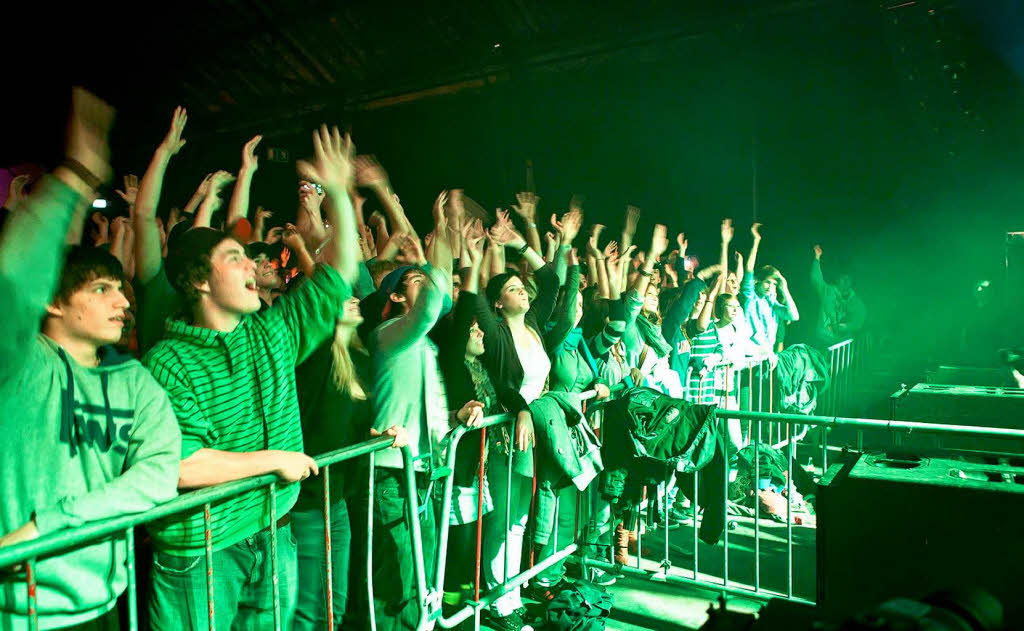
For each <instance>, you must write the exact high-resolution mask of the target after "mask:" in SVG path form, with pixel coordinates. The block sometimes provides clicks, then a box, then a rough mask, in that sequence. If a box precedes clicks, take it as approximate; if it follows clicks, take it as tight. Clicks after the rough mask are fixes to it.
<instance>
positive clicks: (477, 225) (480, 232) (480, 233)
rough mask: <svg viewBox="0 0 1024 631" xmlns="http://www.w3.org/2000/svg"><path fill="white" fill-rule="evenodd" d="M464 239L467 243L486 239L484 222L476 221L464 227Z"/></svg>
mask: <svg viewBox="0 0 1024 631" xmlns="http://www.w3.org/2000/svg"><path fill="white" fill-rule="evenodd" d="M462 238H463V239H464V240H465V241H467V242H468V241H470V240H471V239H483V238H484V222H483V221H482V220H480V219H474V220H473V221H470V222H468V223H466V224H465V225H463V226H462Z"/></svg>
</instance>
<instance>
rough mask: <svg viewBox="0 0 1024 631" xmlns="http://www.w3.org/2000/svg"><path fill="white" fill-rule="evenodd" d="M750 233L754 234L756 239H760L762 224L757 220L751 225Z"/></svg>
mask: <svg viewBox="0 0 1024 631" xmlns="http://www.w3.org/2000/svg"><path fill="white" fill-rule="evenodd" d="M750 234H751V235H753V236H754V241H760V240H761V224H759V223H756V222H755V223H754V225H752V226H750Z"/></svg>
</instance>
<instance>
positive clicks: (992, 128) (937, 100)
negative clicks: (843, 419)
mask: <svg viewBox="0 0 1024 631" xmlns="http://www.w3.org/2000/svg"><path fill="white" fill-rule="evenodd" d="M627 5H628V6H627ZM142 10H143V9H141V8H136V9H133V12H130V13H119V12H117V11H115V10H102V11H103V13H101V14H97V13H95V11H92V10H91V9H90V12H86V11H85V10H81V11H80V13H78V14H73V15H69V14H66V13H65V14H60V15H57V16H54V15H43V14H42V13H41V12H39V11H37V10H35V9H32V8H28V9H20V10H19V11H20V12H24V13H20V12H19V13H18V14H16V15H11V14H9V15H11V19H10V21H9V23H11V24H19V25H21V26H20V28H15V29H13V30H12V33H13V34H12V35H11V36H10V37H9V38H8V39H7V40H6V42H5V43H6V48H7V50H8V51H10V52H11V55H10V57H11V62H10V66H9V67H8V69H7V73H6V78H7V81H6V84H7V87H8V89H7V90H6V91H5V97H4V100H3V101H4V102H3V107H4V109H5V116H4V120H5V121H6V123H5V124H4V125H3V127H4V130H3V132H2V133H3V141H2V142H0V152H2V154H0V157H2V160H0V164H4V165H15V164H18V163H21V162H24V161H35V162H40V163H44V164H49V163H52V161H53V160H54V159H55V156H58V155H59V139H60V133H61V128H62V123H61V117H62V116H63V111H62V108H63V107H64V106H63V105H62V104H63V103H64V102H65V101H66V94H67V89H68V87H69V86H70V85H71V84H72V83H73V82H81V83H83V84H84V85H87V86H88V87H90V88H92V89H94V90H96V91H97V92H99V93H100V94H101V95H103V96H105V97H106V98H108V99H109V100H110V101H111V103H113V104H114V105H115V106H116V107H117V108H118V110H119V126H118V129H117V132H116V136H115V138H114V152H115V155H114V161H115V165H116V167H117V172H118V174H123V173H127V172H134V173H137V174H139V175H141V174H142V172H143V171H144V170H145V167H146V164H147V162H148V159H149V156H150V154H151V152H152V150H153V148H155V146H156V145H157V144H158V143H159V141H160V139H161V138H162V136H163V134H164V133H165V131H166V127H167V124H168V122H169V120H170V113H171V111H172V109H173V107H174V105H176V104H179V103H180V104H183V105H185V106H186V107H188V110H189V126H188V128H187V129H186V133H185V137H186V138H187V139H188V141H189V142H188V144H187V145H186V147H185V148H184V150H183V151H182V153H181V154H179V156H178V157H176V158H175V159H174V161H173V162H172V166H171V168H170V170H169V173H168V180H167V186H166V187H165V189H164V198H163V199H164V202H165V203H164V206H165V207H169V206H171V205H181V204H183V203H184V202H185V200H186V199H187V198H188V196H189V195H190V193H191V191H192V190H193V189H194V187H195V186H196V184H197V183H198V181H199V179H200V178H201V177H202V175H203V174H204V173H206V172H209V171H212V170H214V169H217V168H224V169H228V170H231V171H236V170H237V168H238V164H239V160H240V156H239V154H240V150H241V147H242V145H243V143H244V142H245V140H246V139H248V138H249V137H250V136H251V135H253V134H255V133H263V134H264V135H265V139H264V141H263V143H262V146H261V148H262V149H267V148H271V147H273V148H279V149H285V150H287V151H288V152H289V154H290V158H291V162H290V163H274V162H271V161H269V160H268V159H266V156H265V155H264V156H263V157H262V158H261V166H260V170H259V172H258V173H257V175H256V179H255V184H254V192H253V202H254V204H261V205H264V206H266V207H269V208H272V209H274V211H275V213H276V218H277V219H279V220H284V219H285V218H287V217H288V216H289V215H291V214H293V213H294V190H295V175H294V164H293V163H294V160H295V159H296V158H300V157H303V156H304V155H305V154H307V153H308V152H310V150H311V146H310V141H309V130H310V129H312V127H313V126H314V125H317V124H319V123H320V122H328V123H337V124H339V125H343V126H346V127H350V128H351V129H352V133H353V136H354V138H355V140H356V142H357V145H358V147H359V150H360V152H367V153H374V154H376V155H377V156H378V157H379V159H380V160H381V162H382V163H383V164H384V165H385V167H386V168H387V169H388V170H389V172H390V174H391V176H392V180H393V184H394V187H395V189H396V191H397V192H398V193H399V195H400V196H401V197H402V202H403V204H404V206H405V207H406V209H407V211H408V212H409V213H410V215H411V216H412V217H413V221H414V223H417V224H419V225H422V224H423V222H424V221H426V220H429V208H430V204H431V202H432V200H433V198H434V197H435V196H436V195H437V193H438V191H439V190H440V189H442V188H452V187H464V188H465V189H466V191H467V194H468V195H469V196H470V197H472V198H473V199H475V200H477V201H479V202H480V203H481V205H483V206H484V207H485V208H488V209H492V208H494V207H495V206H507V205H508V204H509V203H510V202H511V200H512V199H513V194H514V192H515V191H516V190H519V189H522V188H523V187H524V186H525V183H526V176H525V163H526V161H527V160H532V162H533V165H534V171H535V181H536V187H537V192H538V194H539V195H541V197H542V199H543V201H542V202H541V207H540V208H541V212H542V213H544V214H550V213H552V212H560V211H562V210H564V209H565V207H566V205H567V203H568V200H569V198H570V196H571V195H572V194H574V193H575V194H582V195H585V197H586V203H585V211H586V213H587V222H588V223H589V222H594V221H600V222H602V223H605V224H607V225H608V226H609V228H610V230H609V232H611V233H615V232H617V231H618V229H619V227H620V226H621V222H622V217H623V214H624V209H625V205H626V204H627V203H632V204H636V205H638V206H640V207H641V209H642V211H643V215H642V222H641V228H640V234H639V235H638V241H640V243H642V244H645V243H646V240H647V238H648V236H649V234H650V226H651V225H652V224H653V223H654V222H655V221H658V222H664V223H667V224H668V226H669V230H670V231H671V232H672V233H673V234H674V233H675V232H679V231H685V232H686V233H687V234H688V236H689V241H690V246H691V251H692V252H693V253H694V254H697V255H698V256H699V257H700V258H701V259H702V260H703V261H705V262H710V259H712V258H714V257H715V256H716V252H717V242H718V223H719V222H720V220H721V218H722V217H732V218H733V219H734V221H735V223H736V225H737V227H738V230H737V239H736V241H735V242H734V244H735V246H736V247H738V248H740V249H742V250H744V253H745V251H746V249H747V248H748V247H749V242H750V239H749V232H748V227H749V224H750V223H751V221H752V220H753V219H754V217H755V212H756V219H757V220H758V221H761V222H762V223H764V226H765V227H764V229H763V234H764V236H765V239H764V242H763V248H762V251H761V255H760V257H759V262H764V263H772V264H774V265H776V266H777V267H779V268H780V269H781V270H782V271H783V273H784V274H786V276H787V277H788V278H789V279H791V281H792V285H793V287H794V294H795V295H796V298H797V302H798V305H799V306H800V307H801V311H802V315H803V322H802V323H801V324H802V325H803V327H802V328H804V329H808V328H809V326H810V324H811V323H812V322H813V319H814V316H815V305H814V301H813V297H812V294H811V291H810V287H809V284H808V280H807V273H808V269H809V264H810V260H811V246H812V245H813V244H814V243H821V244H822V245H823V247H824V248H825V258H824V260H823V264H824V267H825V273H826V277H827V278H831V279H833V280H834V277H835V275H836V273H837V272H839V271H840V270H846V271H849V272H850V273H851V274H852V275H853V276H854V278H855V285H856V287H857V289H858V291H859V292H860V293H861V294H862V295H863V297H864V299H865V301H866V302H867V304H868V306H869V310H870V314H871V320H872V323H873V326H874V327H875V329H876V331H877V332H878V333H880V334H881V335H882V336H884V337H885V338H886V340H887V341H886V344H887V346H888V347H889V348H890V349H893V350H899V351H901V352H903V353H904V354H910V355H914V356H916V357H918V358H920V359H921V360H922V361H941V360H951V359H952V358H954V357H956V356H957V355H958V353H959V352H960V351H959V346H960V343H961V329H963V328H964V327H967V328H968V329H979V328H982V329H995V330H996V331H997V332H998V336H999V337H1002V336H1004V335H1005V337H1006V338H1007V341H1014V337H1015V336H1016V337H1017V338H1018V339H1017V340H1016V341H1017V343H1020V339H1019V338H1024V335H1020V332H1021V324H1022V322H1024V318H1022V317H1021V316H1020V314H1019V312H1016V311H1005V310H1004V311H1001V312H997V313H995V314H992V313H988V312H980V311H978V310H977V309H975V308H974V307H973V306H972V297H973V295H974V294H975V285H976V283H978V282H979V281H981V280H990V281H991V282H992V285H993V291H995V292H1005V291H1006V290H1007V289H1008V288H1007V283H1006V272H1005V265H1004V256H1005V252H1004V241H1005V233H1006V232H1007V231H1010V230H1022V229H1024V217H1022V214H1024V213H1022V212H1021V209H1022V208H1024V192H1022V186H1021V177H1020V175H1021V173H1024V152H1022V146H1024V145H1022V143H1021V123H1022V121H1021V116H1020V115H1019V110H1020V106H1021V104H1022V103H1024V100H1022V98H1021V97H1022V90H1021V81H1020V76H1021V75H1020V73H1021V71H1022V70H1024V63H1022V59H1021V54H1020V53H1015V51H1018V50H1020V49H1021V48H1022V46H1024V35H1022V33H1021V28H1022V27H1021V24H1022V23H1024V12H1022V10H1021V8H1019V4H1018V3H1016V2H1012V0H998V1H996V0H994V1H991V2H966V1H965V2H950V1H946V2H939V1H923V2H906V3H904V2H901V1H897V0H887V1H886V2H883V3H878V2H870V1H866V2H859V1H858V2H840V1H827V0H819V1H813V0H805V1H793V2H770V1H768V0H764V1H762V2H717V3H706V4H705V5H700V4H696V3H664V2H645V3H636V4H635V5H629V3H619V4H613V3H602V2H596V3H581V2H576V3H569V2H554V3H531V2H525V1H519V2H510V3H496V2H482V3H479V4H476V5H473V6H471V7H467V6H463V5H460V4H457V3H438V4H437V5H436V6H431V7H429V8H426V7H418V8H410V7H409V6H405V5H399V4H395V5H388V4H384V5H375V6H372V7H371V6H369V5H361V4H351V3H350V4H347V5H341V4H339V3H327V2H314V3H284V2H267V3H257V2H247V1H242V0H239V1H235V2H213V3H208V4H203V5H196V6H194V7H193V6H192V5H187V4H183V5H176V6H174V7H165V8H162V9H159V10H160V11H162V12H163V13H161V14H159V15H145V16H144V15H141V14H140V13H139V12H140V11H142ZM22 40H24V41H22ZM495 44H498V46H497V47H496V46H495ZM1015 54H1016V56H1015ZM51 58H52V60H51ZM111 197H112V195H111ZM165 210H166V208H165ZM606 234H608V233H606ZM800 332H801V331H800V329H799V328H798V329H797V331H795V334H796V335H799V333H800ZM975 363H977V362H975Z"/></svg>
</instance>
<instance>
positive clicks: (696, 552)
mask: <svg viewBox="0 0 1024 631" xmlns="http://www.w3.org/2000/svg"><path fill="white" fill-rule="evenodd" d="M699 475H700V471H694V472H693V501H692V502H691V503H690V508H691V509H692V511H693V580H697V568H698V567H699V566H700V546H699V543H698V541H697V510H698V504H697V500H698V495H697V494H698V492H699V491H698V488H697V487H698V486H699V485H698V484H697V476H699Z"/></svg>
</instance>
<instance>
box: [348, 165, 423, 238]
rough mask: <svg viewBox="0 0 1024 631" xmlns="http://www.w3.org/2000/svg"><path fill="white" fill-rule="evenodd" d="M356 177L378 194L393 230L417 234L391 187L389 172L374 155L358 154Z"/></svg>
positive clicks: (360, 182)
mask: <svg viewBox="0 0 1024 631" xmlns="http://www.w3.org/2000/svg"><path fill="white" fill-rule="evenodd" d="M355 177H356V181H357V182H358V183H359V186H366V187H368V188H369V189H371V190H372V191H373V192H374V194H375V195H377V198H378V199H379V200H380V204H381V206H382V207H383V208H384V213H385V214H386V215H387V217H388V222H389V223H390V224H391V229H392V230H393V231H395V232H408V233H409V234H411V235H413V236H416V230H415V229H413V227H412V224H411V223H410V222H409V218H408V217H406V216H405V210H404V209H403V208H402V205H401V204H400V203H399V202H398V196H396V195H395V193H394V191H393V190H392V189H391V183H390V182H389V181H388V174H387V172H386V171H384V167H382V166H381V165H380V163H379V162H377V160H376V159H375V158H374V157H373V156H368V155H367V156H358V157H357V158H356V159H355ZM378 240H379V239H378Z"/></svg>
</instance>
